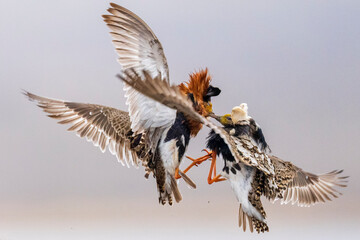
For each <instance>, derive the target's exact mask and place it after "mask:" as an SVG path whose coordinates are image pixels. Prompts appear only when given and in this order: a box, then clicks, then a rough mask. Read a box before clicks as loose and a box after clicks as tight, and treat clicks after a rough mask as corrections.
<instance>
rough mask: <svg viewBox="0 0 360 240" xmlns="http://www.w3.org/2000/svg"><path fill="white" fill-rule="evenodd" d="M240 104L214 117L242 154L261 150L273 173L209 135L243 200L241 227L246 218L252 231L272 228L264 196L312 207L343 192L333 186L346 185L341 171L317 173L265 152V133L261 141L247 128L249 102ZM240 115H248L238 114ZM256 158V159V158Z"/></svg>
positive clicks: (213, 133) (237, 196) (211, 145)
mask: <svg viewBox="0 0 360 240" xmlns="http://www.w3.org/2000/svg"><path fill="white" fill-rule="evenodd" d="M240 106H241V107H240V108H241V110H239V108H238V107H235V108H234V109H233V111H232V113H231V114H227V115H225V116H222V117H219V116H214V117H215V119H217V120H218V121H220V122H221V123H222V124H223V129H224V130H225V131H226V133H227V134H228V135H229V136H231V138H233V139H234V142H233V144H235V145H237V148H241V149H242V153H243V154H246V152H247V151H250V152H253V151H257V150H262V153H263V154H264V155H266V157H267V158H268V159H269V160H270V162H268V163H269V164H270V166H269V167H270V168H271V169H273V172H271V173H270V172H264V171H263V170H262V169H263V168H262V167H259V166H261V162H259V163H260V164H259V165H258V166H256V165H252V166H251V165H249V164H246V163H245V162H243V161H242V160H241V159H237V158H236V157H234V156H233V155H232V153H231V151H230V149H231V146H229V145H228V144H227V143H225V142H224V141H223V137H220V136H219V135H218V134H216V133H215V132H214V131H211V132H210V134H209V136H208V141H207V147H208V148H209V149H210V150H212V151H213V152H215V153H216V154H217V155H221V156H222V158H223V160H224V168H223V169H222V173H221V175H222V176H223V177H225V178H226V179H228V180H229V182H230V185H231V187H232V189H233V191H234V193H235V196H236V198H237V200H238V202H239V203H240V206H239V226H243V229H244V231H245V230H246V225H247V223H246V222H247V221H248V224H249V227H250V231H253V229H254V228H255V229H256V230H257V231H258V232H264V231H268V229H269V228H268V226H267V223H266V220H265V219H266V213H265V211H264V209H263V206H262V203H261V201H260V197H261V196H265V197H266V198H268V199H269V200H272V201H275V200H277V199H281V203H292V204H298V205H299V206H310V205H313V204H315V203H318V202H325V201H326V200H328V201H330V200H331V198H337V197H338V196H339V195H340V193H339V192H338V191H337V190H336V189H334V187H335V186H337V187H345V186H346V184H345V183H346V181H345V179H346V178H347V177H343V176H339V174H340V173H342V171H332V172H329V173H326V174H321V175H316V174H312V173H308V172H305V171H303V170H302V169H300V168H298V167H297V166H295V165H294V164H292V163H291V162H286V161H283V160H281V159H280V158H278V157H275V156H271V155H267V154H265V153H264V152H263V151H265V150H266V149H265V148H264V146H267V143H266V141H265V138H264V137H263V135H262V132H261V134H258V135H260V138H259V139H260V140H256V136H255V137H254V132H252V131H251V130H249V129H251V127H250V128H248V127H249V125H248V124H245V122H246V117H247V105H245V104H242V105H240ZM244 106H246V107H244ZM243 110H244V111H243ZM239 112H240V113H239ZM240 115H241V116H243V117H245V118H242V117H239V116H240ZM232 117H234V119H232ZM246 126H248V127H246ZM244 129H248V130H246V131H245V130H244ZM255 132H256V131H255ZM261 139H263V140H261ZM256 155H257V154H255V156H256ZM254 160H255V161H256V159H254Z"/></svg>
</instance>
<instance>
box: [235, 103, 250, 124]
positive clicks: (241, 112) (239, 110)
mask: <svg viewBox="0 0 360 240" xmlns="http://www.w3.org/2000/svg"><path fill="white" fill-rule="evenodd" d="M247 110H248V106H247V104H246V103H242V104H240V106H236V107H234V108H233V109H232V111H231V120H232V122H233V123H234V124H236V123H237V122H239V121H243V120H249V116H248V111H247Z"/></svg>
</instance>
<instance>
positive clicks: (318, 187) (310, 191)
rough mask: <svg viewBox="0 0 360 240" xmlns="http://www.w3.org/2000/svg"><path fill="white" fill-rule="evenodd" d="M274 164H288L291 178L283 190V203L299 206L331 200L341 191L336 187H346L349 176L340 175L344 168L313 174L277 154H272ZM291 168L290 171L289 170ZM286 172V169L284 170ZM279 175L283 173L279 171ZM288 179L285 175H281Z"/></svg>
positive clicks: (288, 173)
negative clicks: (278, 156)
mask: <svg viewBox="0 0 360 240" xmlns="http://www.w3.org/2000/svg"><path fill="white" fill-rule="evenodd" d="M271 159H272V161H273V162H274V165H275V166H277V165H278V163H277V162H280V163H281V164H285V165H287V166H288V167H287V171H286V172H287V175H288V176H292V177H291V178H290V179H289V182H288V184H287V188H286V190H285V191H284V192H283V198H282V199H281V203H282V204H287V203H291V204H298V205H299V206H311V205H314V204H315V203H319V202H325V201H331V199H332V198H337V197H338V196H339V195H341V193H340V192H339V191H337V190H336V189H335V188H334V187H346V186H347V185H346V183H347V180H346V179H347V178H348V177H347V176H340V174H341V173H342V172H343V170H340V171H339V170H335V171H332V172H329V173H325V174H319V175H316V174H313V173H309V172H305V171H303V170H302V169H301V168H299V167H297V166H295V165H293V164H292V163H290V162H285V161H283V160H281V159H279V158H277V157H275V156H271ZM289 170H290V171H289ZM284 172H285V171H284ZM279 175H281V173H280V172H279ZM281 177H283V179H286V178H288V177H286V176H285V175H283V176H281Z"/></svg>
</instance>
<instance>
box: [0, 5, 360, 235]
mask: <svg viewBox="0 0 360 240" xmlns="http://www.w3.org/2000/svg"><path fill="white" fill-rule="evenodd" d="M0 3H1V5H0V30H1V31H0V84H1V87H0V91H1V94H0V98H1V101H0V104H1V112H2V114H1V125H0V133H1V138H0V143H1V144H0V146H1V152H2V156H1V158H0V239H1V240H15V239H16V240H18V239H36V240H41V239H87V240H92V239H129V238H133V239H219V238H226V239H240V238H246V239H260V238H261V239H284V238H290V237H291V238H292V239H305V238H306V239H325V238H326V239H339V238H340V237H342V238H344V239H345V238H347V239H355V238H356V239H357V237H356V236H357V234H359V233H360V230H359V227H358V226H359V223H360V220H359V214H360V208H359V206H358V204H359V200H360V184H359V180H360V177H359V174H358V171H359V167H360V157H359V154H358V153H359V146H360V138H359V136H360V124H359V122H360V81H359V76H360V44H359V39H360V2H359V1H356V0H354V1H350V0H349V1H347V0H343V1H331V0H329V1H320V0H319V1H303V0H301V1H285V0H284V1H250V0H249V1H245V0H244V1H221V3H220V1H211V2H210V1H194V0H192V1H177V2H175V1H149V0H147V1H134V0H132V1H130V0H129V1H116V3H117V4H120V5H122V6H124V7H126V8H128V9H130V10H131V11H133V12H135V13H136V14H137V15H139V16H140V17H141V18H142V19H144V21H145V22H147V23H148V25H149V26H150V27H151V28H152V29H153V31H154V32H155V33H156V35H157V36H158V38H159V39H160V41H161V43H162V45H163V47H164V50H165V54H166V56H167V59H168V63H169V68H170V78H171V81H172V82H173V83H180V82H182V81H186V80H187V79H188V74H189V73H191V72H193V71H195V70H198V69H200V68H205V67H208V68H209V71H210V74H211V75H212V77H213V85H214V86H218V87H220V88H221V89H222V93H221V95H220V96H219V97H216V98H214V99H213V105H214V110H215V112H216V113H218V114H225V113H228V112H230V110H231V108H232V107H233V106H235V105H238V104H240V103H242V102H247V103H248V106H249V113H250V115H251V116H252V117H254V118H255V119H256V120H257V121H258V123H259V124H260V125H261V126H262V128H263V130H264V133H265V136H266V139H267V141H268V143H269V144H270V146H271V148H272V151H273V153H274V154H275V155H277V156H279V157H281V158H283V159H285V160H289V161H292V162H293V163H295V164H296V165H298V166H299V167H302V168H303V169H305V170H308V171H311V172H314V173H323V172H327V171H330V170H333V169H345V172H344V174H345V175H350V176H351V177H350V182H349V186H348V187H347V188H345V189H341V191H342V192H343V196H341V197H340V198H339V199H336V200H335V201H333V202H329V203H327V204H319V205H316V206H314V207H311V208H299V207H296V206H291V205H290V206H281V205H280V204H279V203H275V204H271V203H268V202H267V201H266V200H264V203H265V210H266V211H267V213H268V223H269V227H270V232H269V233H266V234H261V235H258V234H256V233H253V234H251V233H248V232H246V233H243V232H242V230H241V229H239V228H238V226H237V211H238V204H237V202H236V199H235V196H234V194H233V193H232V191H231V189H230V185H229V184H228V183H227V182H222V183H218V184H213V185H211V186H209V185H208V184H207V183H206V177H207V171H208V168H209V163H204V164H203V165H202V166H201V167H198V168H195V169H193V170H192V171H191V172H189V176H190V177H191V178H192V179H193V180H194V181H196V183H197V186H198V188H197V189H196V190H191V189H188V188H187V187H186V186H185V184H183V183H182V182H181V183H180V190H181V192H182V194H183V201H182V202H181V204H175V206H172V207H169V206H160V205H159V204H158V200H157V191H156V186H155V181H154V179H149V180H145V178H144V177H143V175H144V171H143V169H142V168H140V169H138V170H137V169H135V168H130V169H128V168H126V167H122V166H121V164H119V163H118V162H117V161H116V158H115V157H114V156H112V155H111V154H110V153H109V152H106V153H105V154H103V153H101V151H99V149H98V148H95V147H93V146H92V144H91V143H88V142H86V141H85V140H84V139H80V138H78V137H77V136H76V135H75V134H74V133H68V132H66V131H65V130H66V129H67V127H66V126H60V125H58V124H56V122H55V121H54V120H52V119H49V118H47V117H45V114H44V113H43V112H41V110H40V109H39V108H37V107H36V106H35V105H34V104H33V103H30V102H29V101H28V100H27V99H26V98H25V97H24V96H22V95H21V93H20V92H21V89H26V90H28V91H31V92H34V93H36V94H39V95H43V96H48V97H53V98H59V99H65V100H72V101H78V102H87V103H98V104H103V105H108V106H112V107H117V108H119V109H122V110H126V105H125V98H124V96H123V91H122V83H121V82H120V81H119V80H118V79H117V78H116V77H115V75H116V74H117V73H119V71H120V70H121V68H120V65H119V64H118V63H117V61H116V58H117V56H116V53H115V51H114V47H113V46H112V43H111V38H110V35H109V34H108V32H109V30H108V28H107V27H106V25H105V23H104V22H103V21H102V17H101V15H102V14H106V9H107V8H108V6H109V2H108V1H95V0H87V1H85V0H83V1H74V0H71V1H69V0H63V1H45V0H38V1H35V0H26V1H25V0H17V1H9V0H8V1H5V0H1V1H0ZM207 133H208V130H207V129H203V130H202V131H201V134H200V135H199V137H198V138H196V139H193V140H192V141H191V144H190V147H189V149H188V152H187V154H188V155H190V156H193V157H199V156H201V155H202V154H203V153H201V152H200V151H201V149H202V148H203V147H204V146H205V138H206V136H207ZM188 163H189V161H187V160H186V159H185V160H183V164H182V168H184V167H185V166H186V165H187V164H188ZM218 164H219V165H221V161H219V162H218ZM219 167H220V166H219Z"/></svg>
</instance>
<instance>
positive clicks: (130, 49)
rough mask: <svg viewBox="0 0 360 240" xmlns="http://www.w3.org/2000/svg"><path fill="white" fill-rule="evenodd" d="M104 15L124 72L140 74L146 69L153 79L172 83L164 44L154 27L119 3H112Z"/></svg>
mask: <svg viewBox="0 0 360 240" xmlns="http://www.w3.org/2000/svg"><path fill="white" fill-rule="evenodd" d="M110 5H111V8H109V9H108V12H109V13H111V15H103V18H104V21H105V22H106V24H107V25H108V27H109V28H110V29H111V31H112V32H110V34H111V36H112V38H113V43H114V45H115V48H116V51H117V53H118V55H119V62H120V64H121V66H122V68H123V70H126V69H129V68H133V69H135V71H136V72H137V73H138V74H140V73H141V72H142V71H143V70H146V71H148V72H149V73H150V75H151V76H152V77H157V76H162V78H163V79H164V80H166V81H169V68H168V64H167V61H166V57H165V55H164V51H163V48H162V46H161V43H160V41H159V40H158V38H157V37H156V36H155V34H154V33H153V31H152V30H151V29H150V27H149V26H148V25H147V24H146V23H145V22H144V21H143V20H142V19H141V18H140V17H138V16H137V15H136V14H134V13H133V12H131V11H130V10H128V9H126V8H124V7H121V6H119V5H117V4H115V3H110Z"/></svg>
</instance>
